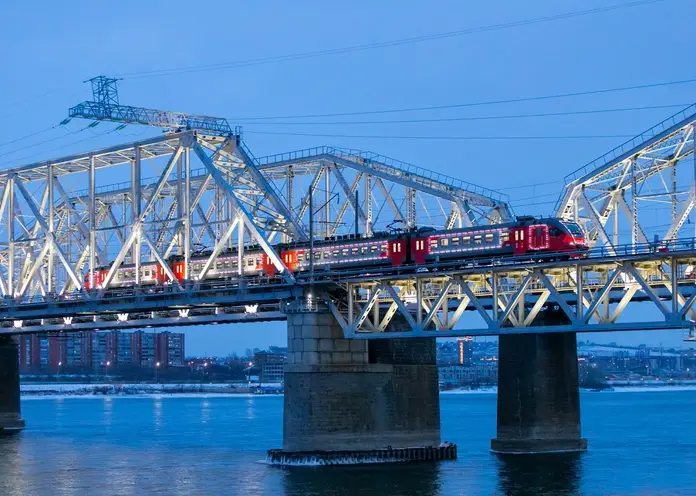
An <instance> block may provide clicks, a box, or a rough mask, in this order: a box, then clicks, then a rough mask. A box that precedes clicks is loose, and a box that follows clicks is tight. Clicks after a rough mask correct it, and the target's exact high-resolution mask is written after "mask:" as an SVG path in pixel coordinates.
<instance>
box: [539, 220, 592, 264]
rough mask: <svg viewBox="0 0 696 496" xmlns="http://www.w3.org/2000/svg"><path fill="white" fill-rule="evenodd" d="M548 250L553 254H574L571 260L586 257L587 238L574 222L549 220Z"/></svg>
mask: <svg viewBox="0 0 696 496" xmlns="http://www.w3.org/2000/svg"><path fill="white" fill-rule="evenodd" d="M548 224H549V250H550V251H553V252H574V253H572V254H571V255H570V256H571V258H583V257H585V256H587V253H586V252H587V250H588V245H587V237H586V235H585V232H584V231H583V229H582V227H580V225H579V224H577V223H576V222H568V221H564V220H563V219H550V220H549V221H548Z"/></svg>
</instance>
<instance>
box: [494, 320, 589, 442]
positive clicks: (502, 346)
mask: <svg viewBox="0 0 696 496" xmlns="http://www.w3.org/2000/svg"><path fill="white" fill-rule="evenodd" d="M498 346H499V352H498V355H499V361H498V429H497V437H496V438H495V439H493V440H492V441H491V450H492V451H493V452H496V453H503V454H524V453H560V452H577V451H584V450H586V449H587V440H585V439H583V438H582V437H581V434H580V395H579V390H578V358H577V345H576V339H575V333H566V334H562V333H554V334H517V335H504V336H500V338H499V345H498Z"/></svg>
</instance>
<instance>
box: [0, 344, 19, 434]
mask: <svg viewBox="0 0 696 496" xmlns="http://www.w3.org/2000/svg"><path fill="white" fill-rule="evenodd" d="M22 429H24V420H22V418H21V411H20V404H19V354H18V353H17V343H15V341H14V339H12V337H11V336H0V435H5V434H14V433H17V432H19V431H21V430H22Z"/></svg>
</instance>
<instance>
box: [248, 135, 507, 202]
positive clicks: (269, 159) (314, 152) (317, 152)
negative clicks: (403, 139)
mask: <svg viewBox="0 0 696 496" xmlns="http://www.w3.org/2000/svg"><path fill="white" fill-rule="evenodd" d="M323 155H328V156H336V157H340V158H343V159H345V160H348V161H357V160H360V161H362V162H363V163H369V162H375V163H379V164H383V165H386V166H388V167H393V168H396V169H399V170H400V171H402V172H405V173H407V174H413V175H416V176H420V177H422V178H425V179H428V180H431V181H436V182H438V183H441V184H444V185H447V186H451V187H453V188H458V189H461V190H464V191H467V192H469V193H474V194H477V195H481V196H486V197H488V198H490V199H492V200H496V201H500V202H505V203H507V202H508V199H509V197H508V195H506V194H504V193H501V192H499V191H495V190H492V189H489V188H485V187H483V186H478V185H476V184H473V183H470V182H467V181H463V180H461V179H457V178H455V177H452V176H448V175H446V174H441V173H439V172H435V171H433V170H430V169H426V168H424V167H420V166H417V165H413V164H409V163H408V162H403V161H401V160H397V159H393V158H390V157H386V156H384V155H380V154H377V153H373V152H369V151H364V150H357V149H347V148H334V147H329V146H321V147H314V148H306V149H304V150H296V151H292V152H286V153H281V154H276V155H268V156H265V157H260V158H259V159H258V163H259V165H261V166H268V165H272V164H274V163H285V162H290V161H302V160H311V159H315V158H319V157H321V156H323ZM356 163H357V162H356Z"/></svg>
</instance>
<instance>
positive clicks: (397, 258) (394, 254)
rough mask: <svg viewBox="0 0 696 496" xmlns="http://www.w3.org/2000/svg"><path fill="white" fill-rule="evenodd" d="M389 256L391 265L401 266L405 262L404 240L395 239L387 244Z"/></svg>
mask: <svg viewBox="0 0 696 496" xmlns="http://www.w3.org/2000/svg"><path fill="white" fill-rule="evenodd" d="M389 255H390V256H391V260H392V265H403V264H404V262H405V261H406V255H407V253H406V240H404V239H396V240H394V241H390V242H389Z"/></svg>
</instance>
